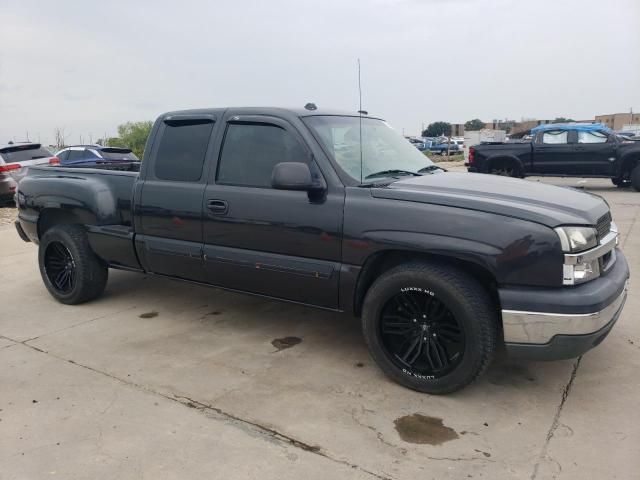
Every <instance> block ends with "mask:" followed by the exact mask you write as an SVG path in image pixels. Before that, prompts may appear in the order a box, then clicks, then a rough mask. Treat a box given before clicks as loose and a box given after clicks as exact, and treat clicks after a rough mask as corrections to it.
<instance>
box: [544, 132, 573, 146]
mask: <svg viewBox="0 0 640 480" xmlns="http://www.w3.org/2000/svg"><path fill="white" fill-rule="evenodd" d="M567 136H568V132H567V131H566V130H556V131H552V132H544V133H543V134H542V143H546V144H550V145H557V144H563V143H567Z"/></svg>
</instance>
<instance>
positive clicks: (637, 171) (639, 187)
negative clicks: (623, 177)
mask: <svg viewBox="0 0 640 480" xmlns="http://www.w3.org/2000/svg"><path fill="white" fill-rule="evenodd" d="M629 179H630V180H631V186H632V187H633V189H634V190H635V191H636V192H640V163H638V165H636V167H635V168H634V169H633V171H632V172H631V175H630V177H629Z"/></svg>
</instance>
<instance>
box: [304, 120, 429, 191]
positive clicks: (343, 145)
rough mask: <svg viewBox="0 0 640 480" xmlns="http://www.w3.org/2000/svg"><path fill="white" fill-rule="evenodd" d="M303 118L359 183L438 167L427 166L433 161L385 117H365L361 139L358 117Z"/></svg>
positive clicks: (336, 160) (342, 166)
mask: <svg viewBox="0 0 640 480" xmlns="http://www.w3.org/2000/svg"><path fill="white" fill-rule="evenodd" d="M303 120H304V122H305V123H306V124H307V125H308V126H309V127H310V128H311V129H312V130H313V131H314V132H315V133H316V134H317V136H318V137H319V138H320V141H321V142H322V144H323V146H324V147H325V148H326V149H327V151H328V152H329V154H330V155H332V156H333V158H334V160H335V162H336V163H337V164H338V165H339V166H340V168H342V170H344V171H345V172H346V173H347V174H348V175H349V176H351V177H352V178H353V179H355V180H357V181H359V182H360V181H363V182H364V181H365V180H366V179H367V177H369V179H373V178H374V177H375V178H376V179H379V178H383V177H397V176H403V175H415V174H419V173H420V171H423V172H428V171H434V170H435V168H434V169H426V168H425V167H430V166H435V165H434V163H433V162H432V161H431V160H429V159H428V158H427V157H426V156H425V155H424V154H422V153H421V152H420V151H418V150H417V149H416V148H415V147H414V146H413V145H412V144H411V143H410V142H408V141H407V140H406V139H405V138H404V137H403V136H402V135H400V134H398V133H397V132H396V131H395V130H393V129H392V128H391V127H390V126H389V125H388V124H387V123H386V122H384V121H383V120H377V119H374V118H364V117H363V118H362V142H361V141H360V131H361V129H360V118H359V117H348V116H335V115H318V116H312V117H305V118H303ZM361 146H362V155H361V152H360V148H361ZM361 159H362V166H361V165H360V163H361V162H360V160H361Z"/></svg>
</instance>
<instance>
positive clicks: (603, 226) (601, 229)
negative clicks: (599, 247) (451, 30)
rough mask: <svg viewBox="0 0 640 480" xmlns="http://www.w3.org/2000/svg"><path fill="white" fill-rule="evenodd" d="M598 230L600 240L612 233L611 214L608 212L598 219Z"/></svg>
mask: <svg viewBox="0 0 640 480" xmlns="http://www.w3.org/2000/svg"><path fill="white" fill-rule="evenodd" d="M596 230H597V231H598V240H601V239H603V238H604V237H606V236H607V234H608V233H609V232H610V231H611V212H607V213H606V214H605V215H603V216H601V217H600V218H599V219H598V223H596Z"/></svg>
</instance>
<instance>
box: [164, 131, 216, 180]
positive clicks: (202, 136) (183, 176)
mask: <svg viewBox="0 0 640 480" xmlns="http://www.w3.org/2000/svg"><path fill="white" fill-rule="evenodd" d="M212 129H213V122H212V121H210V120H204V121H200V120H198V121H189V122H175V123H169V122H165V127H164V131H163V132H162V138H161V139H160V144H159V145H158V151H157V153H156V166H155V174H156V177H157V178H159V179H162V180H173V181H176V182H194V181H197V180H200V177H202V166H203V165H204V157H205V154H206V153H207V145H208V144H209V137H211V130H212Z"/></svg>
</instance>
